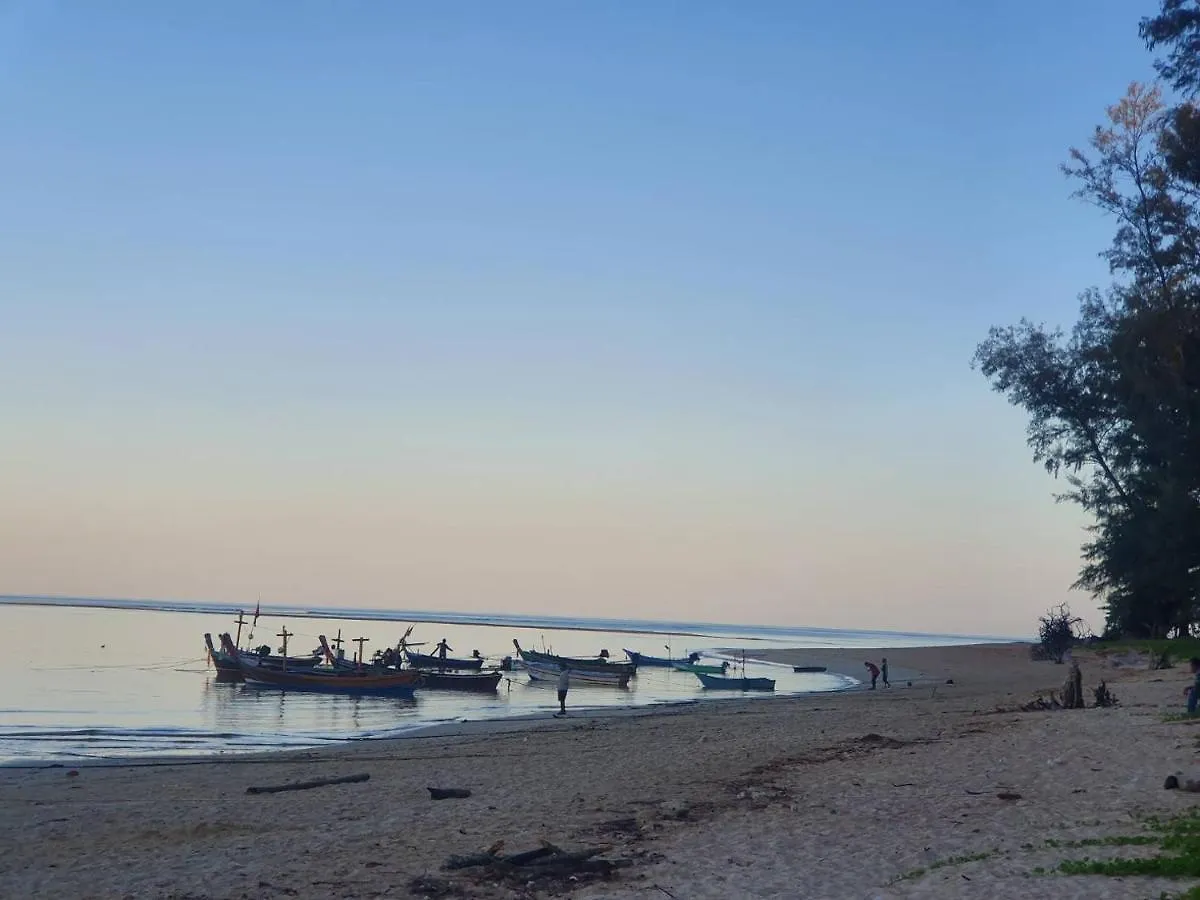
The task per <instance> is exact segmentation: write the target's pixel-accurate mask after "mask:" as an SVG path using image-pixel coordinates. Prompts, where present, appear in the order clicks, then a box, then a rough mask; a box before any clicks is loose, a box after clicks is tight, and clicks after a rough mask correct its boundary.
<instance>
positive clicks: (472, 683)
mask: <svg viewBox="0 0 1200 900" xmlns="http://www.w3.org/2000/svg"><path fill="white" fill-rule="evenodd" d="M410 671H411V670H410ZM501 677H502V676H501V675H500V673H499V672H422V673H421V683H420V685H419V686H418V687H419V688H420V689H421V690H426V689H428V690H432V691H494V690H496V685H498V684H499V683H500V678H501Z"/></svg>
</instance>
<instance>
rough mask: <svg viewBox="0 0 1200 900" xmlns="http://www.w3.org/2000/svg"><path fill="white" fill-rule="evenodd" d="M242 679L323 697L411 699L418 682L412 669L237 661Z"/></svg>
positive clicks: (418, 676) (418, 674)
mask: <svg viewBox="0 0 1200 900" xmlns="http://www.w3.org/2000/svg"><path fill="white" fill-rule="evenodd" d="M238 663H239V665H240V666H241V670H242V677H243V678H244V679H246V681H247V682H248V683H251V684H264V685H268V686H270V687H277V688H282V689H283V690H285V691H310V692H318V693H325V694H387V695H391V696H398V697H411V696H412V693H413V690H414V689H415V688H416V687H417V686H418V685H419V684H420V682H421V673H420V672H418V671H416V670H415V669H406V670H404V671H400V672H397V671H389V672H386V673H381V672H379V671H377V670H373V669H371V668H368V667H362V668H353V669H325V668H310V669H301V670H299V671H288V670H286V669H276V668H274V667H264V666H256V665H252V664H248V663H246V662H245V661H244V660H243V659H242V658H240V656H239V658H238Z"/></svg>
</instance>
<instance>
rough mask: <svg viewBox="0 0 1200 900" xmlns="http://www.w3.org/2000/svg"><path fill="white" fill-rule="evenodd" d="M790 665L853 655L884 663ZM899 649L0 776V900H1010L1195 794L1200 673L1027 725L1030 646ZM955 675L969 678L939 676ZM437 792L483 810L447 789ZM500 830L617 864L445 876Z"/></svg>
mask: <svg viewBox="0 0 1200 900" xmlns="http://www.w3.org/2000/svg"><path fill="white" fill-rule="evenodd" d="M779 652H780V653H785V652H788V651H779ZM791 652H801V653H804V654H806V655H807V656H808V660H806V661H813V662H817V659H816V657H821V658H822V659H821V660H820V661H822V662H824V661H826V660H828V661H830V662H829V664H831V665H839V666H840V665H847V666H849V665H853V664H858V665H861V662H862V660H861V659H859V656H860V655H863V654H864V653H865V654H866V657H867V658H878V657H879V656H880V655H882V652H883V651H882V650H873V651H861V650H857V649H855V650H852V651H850V654H849V655H847V654H846V653H845V651H833V650H829V651H826V652H824V653H819V654H814V653H813V651H811V650H803V651H791ZM837 653H841V654H842V657H841V658H842V662H841V663H838V662H836V661H835V659H836V656H835V655H836V654H837ZM902 653H907V654H909V655H908V656H907V657H902V655H901V654H902ZM893 654H894V655H895V660H894V663H893V665H894V666H895V667H896V668H895V669H894V671H898V670H899V669H900V668H904V669H912V670H913V671H915V672H917V673H919V674H920V675H921V676H922V679H924V680H923V681H922V682H921V683H920V684H919V685H918V684H915V683H914V686H913V687H911V688H910V687H908V686H907V685H905V686H903V687H896V688H894V689H893V690H890V691H888V690H880V691H874V692H872V691H869V690H847V691H837V692H823V693H810V694H799V695H792V696H785V697H734V698H728V699H724V698H723V699H719V700H713V701H710V702H703V703H701V702H694V701H693V702H681V703H678V704H671V705H664V706H654V707H641V708H632V709H620V710H614V709H608V710H604V711H603V712H600V713H596V712H592V711H588V712H583V711H580V712H579V713H578V714H576V715H574V716H571V717H570V718H568V719H553V718H551V717H550V716H548V715H547V716H544V717H538V716H530V717H525V718H524V719H522V720H520V721H513V720H479V721H474V722H465V723H464V722H456V723H447V724H443V725H442V726H439V727H438V728H437V729H434V728H431V729H428V730H425V731H424V732H423V733H422V734H420V735H415V734H414V735H407V736H403V737H398V738H388V739H377V740H368V741H353V742H348V743H345V744H340V745H337V746H333V747H322V748H320V749H317V750H289V751H282V752H279V753H268V754H261V755H247V757H222V758H201V759H192V760H186V761H184V760H179V759H159V760H155V761H154V762H153V764H148V763H149V761H139V760H135V761H132V763H131V764H129V765H118V766H113V765H109V766H94V767H83V768H77V769H76V774H74V775H72V774H71V773H70V772H69V771H66V772H64V769H69V768H71V767H69V766H66V765H64V766H63V768H51V769H31V768H23V769H12V768H6V769H0V843H2V844H4V845H5V846H6V847H8V848H10V849H9V850H7V851H6V854H5V864H4V865H3V866H0V895H3V896H21V897H30V898H41V897H46V898H51V897H60V896H80V897H86V898H92V900H117V898H122V897H126V896H130V895H132V896H146V897H169V896H172V895H178V894H180V893H181V892H183V891H190V892H191V894H190V896H193V897H195V898H205V900H228V898H233V897H240V896H242V895H243V894H245V895H247V896H254V897H255V898H268V900H275V898H278V900H283V898H284V897H298V898H301V900H318V898H325V897H328V896H330V895H336V896H342V897H347V898H351V897H355V898H364V900H365V898H381V900H382V898H384V897H385V896H386V897H395V896H401V897H403V896H406V895H407V896H411V897H425V896H460V897H472V898H475V900H529V898H542V897H551V896H554V897H560V896H569V897H571V898H572V900H639V898H643V897H645V896H647V890H648V889H651V890H652V889H653V888H662V889H664V890H665V891H666V892H667V895H670V896H676V897H688V898H689V900H726V898H728V897H729V896H744V897H753V898H779V900H784V898H794V897H796V896H797V894H796V886H797V885H800V884H802V885H804V886H805V887H804V890H805V891H806V893H805V894H804V896H811V897H820V898H824V897H830V898H834V897H837V898H840V897H862V896H870V897H872V898H883V900H893V898H896V900H899V898H918V897H921V898H946V900H949V898H960V897H961V898H985V897H987V898H998V900H1008V898H1014V900H1015V898H1016V897H1022V896H1029V895H1030V893H1031V891H1030V887H1031V885H1033V886H1034V891H1033V893H1037V891H1038V888H1037V887H1036V886H1037V885H1038V884H1040V882H1031V881H1030V880H1029V879H1030V878H1035V877H1037V876H1036V874H1035V870H1038V869H1042V870H1045V869H1047V868H1053V867H1054V866H1056V865H1057V864H1058V861H1060V860H1061V859H1062V858H1063V856H1064V854H1069V853H1071V852H1074V851H1070V850H1066V849H1062V848H1063V846H1065V845H1067V844H1069V843H1070V842H1076V843H1078V842H1080V841H1089V842H1092V843H1089V844H1087V848H1088V849H1087V851H1086V852H1087V853H1090V854H1091V855H1092V857H1093V858H1096V857H1098V856H1103V855H1104V854H1109V855H1112V854H1116V853H1120V852H1122V848H1121V847H1119V846H1109V845H1107V844H1105V843H1104V841H1105V839H1106V838H1108V837H1112V836H1120V835H1124V834H1129V833H1130V829H1131V828H1135V827H1136V824H1132V825H1131V823H1136V822H1137V821H1138V820H1139V819H1140V818H1141V817H1144V816H1146V815H1151V814H1153V815H1160V816H1171V815H1174V814H1175V813H1176V812H1177V811H1179V810H1181V809H1189V808H1191V806H1192V804H1193V803H1194V802H1195V799H1194V796H1193V795H1188V794H1184V793H1181V792H1172V791H1163V789H1162V784H1163V776H1164V774H1166V773H1169V772H1173V771H1179V770H1182V769H1185V768H1187V767H1188V766H1190V765H1193V762H1194V760H1196V755H1195V750H1194V747H1193V739H1194V737H1195V735H1196V732H1195V731H1194V730H1193V728H1191V727H1190V725H1191V723H1177V722H1167V721H1164V718H1163V715H1162V713H1163V712H1164V711H1167V710H1174V709H1177V708H1179V707H1180V705H1181V699H1180V685H1181V684H1184V683H1186V682H1187V681H1188V680H1189V677H1188V676H1187V674H1186V673H1180V671H1179V670H1174V671H1172V670H1168V671H1166V672H1149V671H1146V670H1145V669H1142V668H1138V667H1137V666H1131V665H1129V661H1128V660H1121V661H1114V660H1106V659H1102V658H1099V657H1096V656H1094V655H1086V654H1080V655H1079V661H1080V663H1081V666H1082V667H1083V670H1084V680H1085V688H1086V687H1090V686H1091V685H1094V684H1096V683H1097V682H1098V680H1099V679H1100V678H1104V679H1106V680H1108V682H1109V684H1110V686H1111V687H1112V689H1113V690H1114V692H1115V693H1117V694H1118V696H1119V698H1120V700H1121V701H1122V704H1123V705H1122V706H1119V707H1117V708H1114V709H1088V710H1082V711H1072V712H1042V711H1038V712H1023V711H1021V707H1022V706H1023V705H1024V704H1025V703H1026V702H1027V701H1029V700H1031V699H1033V698H1035V697H1037V696H1039V695H1042V694H1044V693H1045V692H1046V691H1048V690H1051V689H1057V688H1059V687H1061V684H1062V680H1063V678H1064V677H1065V672H1066V670H1065V669H1064V667H1062V666H1055V665H1054V664H1052V663H1037V662H1033V661H1032V660H1031V659H1030V655H1029V653H1028V649H1027V647H1026V646H1022V645H1008V646H996V645H977V646H958V647H934V648H926V649H923V650H915V649H911V648H899V649H896V650H892V649H890V648H889V649H888V650H887V655H888V657H889V660H891V659H892V656H893ZM785 662H786V660H783V659H780V664H785ZM943 676H946V678H949V679H952V680H953V682H954V683H953V684H945V681H944V680H943V681H941V682H940V683H931V682H934V681H936V680H937V679H942V677H943ZM230 763H236V764H237V765H230ZM360 773H361V774H365V775H369V781H368V782H367V783H366V784H365V785H364V784H361V783H360V784H340V785H334V786H328V787H320V788H318V789H316V790H315V791H303V792H285V793H279V794H266V795H260V796H257V797H247V796H246V791H247V788H248V787H249V786H254V785H281V784H289V783H294V782H297V781H307V780H314V779H320V778H331V777H345V776H349V775H357V774H360ZM430 786H437V787H444V788H463V789H466V790H469V791H470V792H471V795H470V797H468V798H466V799H461V800H454V801H444V802H438V801H432V800H431V799H430V796H429V794H428V792H427V790H426V789H427V788H428V787H430ZM998 793H1000V794H1004V796H1006V797H1007V796H1010V795H1011V796H1013V797H1015V798H1016V799H1014V800H1004V799H997V795H998ZM318 810H319V812H317V811H318ZM414 822H417V823H419V827H415V828H414V827H413V823H414ZM897 822H903V823H904V827H903V828H897V827H895V824H896V823H897ZM97 823H102V824H103V827H102V828H99V829H97V828H96V827H95V826H96V824H97ZM499 841H503V842H504V845H505V847H506V848H507V850H506V852H516V851H521V850H525V849H528V848H530V847H537V846H539V842H540V841H548V842H550V843H553V844H554V845H555V846H560V847H565V848H572V849H575V848H582V849H585V850H586V849H588V848H600V852H601V853H602V854H603V855H604V858H611V859H618V860H621V861H623V862H622V863H621V868H619V869H617V870H616V871H615V872H614V874H613V876H612V880H611V881H604V882H596V883H589V882H588V879H587V878H582V877H581V878H580V879H578V880H559V881H551V882H540V881H539V882H537V883H534V882H533V881H531V880H530V876H528V875H523V876H521V877H520V878H518V879H516V880H512V879H509V878H508V876H506V875H504V874H503V873H496V872H491V871H483V872H476V871H475V870H463V871H461V872H459V871H445V870H443V869H442V865H443V863H444V862H445V861H446V859H447V856H448V855H451V854H459V855H463V854H466V855H470V854H478V853H480V852H481V851H482V850H484V849H486V848H488V847H490V846H494V845H495V844H496V843H497V842H499ZM331 847H336V848H337V852H336V854H335V855H334V856H332V857H331V856H330V853H329V848H331ZM250 848H253V851H254V852H253V853H248V852H247V851H248V850H249V849H250ZM1083 852H1085V851H1078V852H1077V854H1076V855H1082V853H1083ZM230 860H235V861H236V863H235V864H234V865H232V866H231V865H230ZM218 872H219V873H221V874H220V875H219V876H218V875H217V874H215V873H218ZM331 885H336V887H331ZM412 885H421V886H422V887H421V888H420V889H419V890H418V889H417V888H416V887H410V886H412ZM198 886H200V887H199V893H197V892H196V891H197V887H198ZM1188 886H1189V884H1188V883H1186V882H1179V881H1175V882H1162V881H1161V880H1160V881H1155V880H1154V879H1140V878H1130V879H1104V878H1100V877H1096V878H1082V879H1076V878H1069V879H1067V878H1063V877H1060V876H1054V882H1053V884H1052V885H1050V884H1049V883H1047V886H1046V890H1051V891H1053V892H1054V893H1055V895H1056V896H1075V897H1085V896H1086V897H1088V898H1095V900H1140V898H1144V897H1146V896H1157V895H1158V894H1159V893H1160V891H1162V890H1169V891H1174V892H1178V891H1179V890H1180V889H1181V888H1182V889H1186V887H1188ZM439 892H440V893H439Z"/></svg>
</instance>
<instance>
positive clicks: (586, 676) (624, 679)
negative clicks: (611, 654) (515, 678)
mask: <svg viewBox="0 0 1200 900" xmlns="http://www.w3.org/2000/svg"><path fill="white" fill-rule="evenodd" d="M523 662H524V667H525V671H527V672H528V673H529V677H530V678H532V679H533V680H534V681H558V676H559V675H561V674H562V664H561V663H548V662H540V661H538V660H532V659H526V660H524V661H523ZM609 668H610V669H611V671H605V670H597V669H576V668H573V667H572V666H570V665H569V664H568V665H567V671H568V672H570V679H571V685H572V686H574V685H597V686H601V687H618V688H626V687H629V679H630V678H632V677H633V673H632V672H627V671H620V669H621V668H622V667H619V666H610V667H609ZM624 668H628V667H624Z"/></svg>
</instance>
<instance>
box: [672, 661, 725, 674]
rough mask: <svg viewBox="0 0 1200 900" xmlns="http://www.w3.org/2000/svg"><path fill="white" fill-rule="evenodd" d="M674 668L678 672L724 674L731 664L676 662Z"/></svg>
mask: <svg viewBox="0 0 1200 900" xmlns="http://www.w3.org/2000/svg"><path fill="white" fill-rule="evenodd" d="M672 668H673V669H675V671H677V672H690V673H691V674H693V675H701V674H703V675H723V674H725V670H726V669H728V668H729V664H728V663H726V664H725V665H721V666H706V665H700V664H699V663H676V664H675V665H674V666H672Z"/></svg>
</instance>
